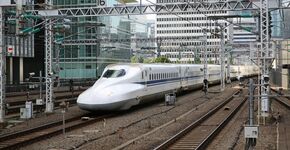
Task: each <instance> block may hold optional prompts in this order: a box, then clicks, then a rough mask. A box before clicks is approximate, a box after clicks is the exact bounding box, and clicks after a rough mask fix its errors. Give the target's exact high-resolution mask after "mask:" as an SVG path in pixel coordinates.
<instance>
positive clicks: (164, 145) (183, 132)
mask: <svg viewBox="0 0 290 150" xmlns="http://www.w3.org/2000/svg"><path fill="white" fill-rule="evenodd" d="M239 92H240V91H236V92H235V93H234V94H233V95H232V96H230V97H229V98H227V99H226V100H225V101H224V102H222V103H221V104H220V105H218V106H216V107H215V108H214V109H212V110H211V111H209V112H208V113H206V114H205V115H203V116H202V117H200V118H199V119H197V120H196V121H195V122H193V123H192V124H190V125H189V126H187V127H186V128H185V129H183V130H181V131H180V132H179V133H177V134H175V135H174V136H172V137H171V138H170V139H168V140H167V141H165V142H164V143H162V144H161V145H159V146H157V147H156V148H155V149H154V150H161V149H166V148H168V147H169V146H170V145H172V144H174V143H175V142H176V141H177V140H178V139H180V138H182V137H184V136H185V135H186V134H187V133H189V132H190V131H191V130H193V129H194V128H196V127H197V126H199V125H200V124H201V123H202V122H204V121H205V120H206V119H208V118H209V117H210V116H212V115H213V114H215V113H216V112H217V111H218V110H220V109H221V108H222V107H223V106H225V105H226V104H227V103H228V102H230V101H231V100H232V99H233V98H234V96H235V95H237V94H238V93H239ZM244 101H245V100H244ZM244 101H243V103H244ZM243 103H242V104H243ZM240 105H241V104H240ZM240 105H239V107H238V108H240ZM233 112H236V111H233ZM233 115H234V114H232V115H230V116H233ZM223 126H224V125H220V126H219V128H220V127H223ZM219 130H220V129H219ZM213 136H214V133H211V135H210V136H209V137H208V138H213ZM206 143H208V141H207V140H204V141H203V142H202V143H201V144H200V146H199V147H201V148H202V147H203V146H204V145H206Z"/></svg>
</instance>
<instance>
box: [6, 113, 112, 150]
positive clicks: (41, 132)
mask: <svg viewBox="0 0 290 150" xmlns="http://www.w3.org/2000/svg"><path fill="white" fill-rule="evenodd" d="M111 116H113V114H108V115H102V116H99V117H97V118H91V119H89V120H81V117H82V116H77V117H73V118H70V119H67V120H66V127H65V131H71V130H74V129H77V128H81V127H83V126H87V125H90V124H92V123H95V122H97V121H101V120H102V119H104V118H108V117H111ZM62 123H63V122H62V120H61V121H55V122H52V123H48V124H45V125H41V126H38V127H35V128H31V129H27V130H23V131H19V132H15V133H10V134H7V135H2V136H0V149H15V148H19V147H20V146H24V145H28V144H31V143H33V142H37V141H40V140H43V139H46V138H48V137H51V136H55V135H58V134H61V133H63V128H62Z"/></svg>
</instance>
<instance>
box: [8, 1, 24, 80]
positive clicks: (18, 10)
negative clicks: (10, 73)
mask: <svg viewBox="0 0 290 150" xmlns="http://www.w3.org/2000/svg"><path fill="white" fill-rule="evenodd" d="M22 9H23V8H22V0H17V1H16V28H15V33H16V34H15V35H16V37H15V43H16V44H15V50H17V51H21V48H20V38H21V37H20V34H19V33H20V28H22V26H21V23H20V21H21V17H20V16H21V14H22V12H23V11H22ZM11 69H12V68H11ZM19 81H20V83H21V82H23V57H19Z"/></svg>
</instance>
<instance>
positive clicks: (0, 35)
mask: <svg viewBox="0 0 290 150" xmlns="http://www.w3.org/2000/svg"><path fill="white" fill-rule="evenodd" d="M4 22H5V20H4V15H3V7H1V6H0V123H3V122H4V116H5V82H6V81H5V80H6V79H5V78H6V73H5V70H6V69H5V67H6V56H5V53H6V51H5V50H6V47H5V43H4Z"/></svg>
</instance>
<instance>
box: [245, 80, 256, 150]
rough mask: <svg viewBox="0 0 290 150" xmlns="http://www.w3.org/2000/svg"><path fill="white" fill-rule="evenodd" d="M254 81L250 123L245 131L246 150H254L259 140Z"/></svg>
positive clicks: (252, 83) (250, 86) (250, 105)
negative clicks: (255, 121)
mask: <svg viewBox="0 0 290 150" xmlns="http://www.w3.org/2000/svg"><path fill="white" fill-rule="evenodd" d="M254 86H255V85H254V81H253V79H250V81H249V94H250V95H249V123H248V125H246V126H245V127H244V130H245V138H246V144H245V150H253V149H254V147H255V145H256V139H257V138H258V126H255V125H254V90H255V87H254Z"/></svg>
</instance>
